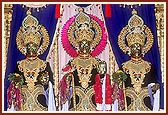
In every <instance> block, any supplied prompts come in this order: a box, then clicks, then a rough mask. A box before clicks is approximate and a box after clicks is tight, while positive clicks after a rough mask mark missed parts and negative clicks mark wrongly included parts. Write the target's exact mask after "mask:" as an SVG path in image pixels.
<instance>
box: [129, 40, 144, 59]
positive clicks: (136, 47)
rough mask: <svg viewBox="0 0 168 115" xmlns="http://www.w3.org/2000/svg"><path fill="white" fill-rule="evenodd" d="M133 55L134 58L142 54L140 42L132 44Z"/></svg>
mask: <svg viewBox="0 0 168 115" xmlns="http://www.w3.org/2000/svg"><path fill="white" fill-rule="evenodd" d="M130 48H131V56H132V57H134V58H138V57H141V56H142V46H141V44H139V43H135V44H132V45H131V47H130Z"/></svg>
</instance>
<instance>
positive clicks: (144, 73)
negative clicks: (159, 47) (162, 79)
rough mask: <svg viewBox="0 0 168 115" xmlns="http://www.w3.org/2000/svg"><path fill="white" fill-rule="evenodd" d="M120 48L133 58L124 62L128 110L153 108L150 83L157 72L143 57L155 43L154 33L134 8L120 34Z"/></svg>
mask: <svg viewBox="0 0 168 115" xmlns="http://www.w3.org/2000/svg"><path fill="white" fill-rule="evenodd" d="M118 44H119V47H120V49H121V50H122V51H123V52H124V53H127V54H128V55H129V56H130V57H131V59H130V60H128V61H126V62H124V63H123V64H122V70H123V71H124V72H125V73H126V74H127V76H128V78H127V80H126V81H125V95H126V104H127V105H126V107H125V109H127V110H128V111H148V110H152V104H151V102H150V97H149V92H148V87H147V86H148V84H150V83H155V82H156V79H155V74H154V71H153V67H152V65H151V63H150V62H148V61H145V60H143V59H142V57H143V56H144V55H145V53H147V51H149V50H150V48H151V47H152V44H153V35H152V33H151V30H150V29H149V28H148V26H147V25H145V24H144V21H143V19H142V18H141V17H140V16H138V15H137V11H136V10H135V9H133V11H132V17H131V18H130V19H129V21H128V25H126V26H125V27H124V28H123V29H122V30H121V32H120V34H119V36H118Z"/></svg>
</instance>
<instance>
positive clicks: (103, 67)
mask: <svg viewBox="0 0 168 115" xmlns="http://www.w3.org/2000/svg"><path fill="white" fill-rule="evenodd" d="M97 69H98V73H99V74H105V73H106V72H107V64H106V62H104V61H103V62H100V63H99V65H98V68H97Z"/></svg>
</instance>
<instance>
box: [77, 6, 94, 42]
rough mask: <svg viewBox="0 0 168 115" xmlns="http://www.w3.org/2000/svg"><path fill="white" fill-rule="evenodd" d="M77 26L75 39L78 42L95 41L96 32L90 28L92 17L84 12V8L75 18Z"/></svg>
mask: <svg viewBox="0 0 168 115" xmlns="http://www.w3.org/2000/svg"><path fill="white" fill-rule="evenodd" d="M75 24H76V25H77V29H76V30H75V33H74V35H75V38H76V41H77V42H80V41H82V40H84V39H85V40H88V41H90V42H92V41H93V38H94V35H95V33H94V31H93V30H92V29H91V28H90V17H89V16H88V15H87V14H86V13H84V12H83V9H82V8H79V14H78V15H77V16H76V18H75Z"/></svg>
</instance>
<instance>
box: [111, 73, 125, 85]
mask: <svg viewBox="0 0 168 115" xmlns="http://www.w3.org/2000/svg"><path fill="white" fill-rule="evenodd" d="M126 79H127V75H126V74H125V73H124V72H123V71H122V70H117V71H116V72H114V73H113V75H112V81H113V82H115V83H117V84H118V85H119V86H120V85H121V84H122V82H124V81H126Z"/></svg>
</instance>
